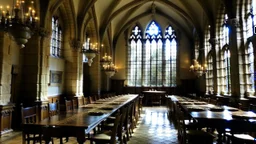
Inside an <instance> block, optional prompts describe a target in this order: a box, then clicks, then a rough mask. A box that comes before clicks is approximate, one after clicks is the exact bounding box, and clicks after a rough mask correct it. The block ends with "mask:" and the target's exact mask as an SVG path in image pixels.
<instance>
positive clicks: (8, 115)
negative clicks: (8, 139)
mask: <svg viewBox="0 0 256 144" xmlns="http://www.w3.org/2000/svg"><path fill="white" fill-rule="evenodd" d="M13 108H14V105H13V104H8V105H1V106H0V121H1V123H0V135H3V134H6V133H9V132H12V131H13V130H12V128H11V122H12V112H13V110H14V109H13Z"/></svg>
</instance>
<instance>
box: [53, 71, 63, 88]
mask: <svg viewBox="0 0 256 144" xmlns="http://www.w3.org/2000/svg"><path fill="white" fill-rule="evenodd" d="M61 82H62V71H53V70H51V71H50V85H52V84H56V85H58V84H61Z"/></svg>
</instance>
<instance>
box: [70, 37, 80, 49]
mask: <svg viewBox="0 0 256 144" xmlns="http://www.w3.org/2000/svg"><path fill="white" fill-rule="evenodd" d="M69 44H70V46H71V47H72V48H73V49H75V50H78V49H80V48H82V43H81V41H80V40H77V39H72V40H70V42H69Z"/></svg>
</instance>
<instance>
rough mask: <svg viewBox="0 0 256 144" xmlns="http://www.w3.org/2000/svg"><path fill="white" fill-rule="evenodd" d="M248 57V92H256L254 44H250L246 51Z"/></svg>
mask: <svg viewBox="0 0 256 144" xmlns="http://www.w3.org/2000/svg"><path fill="white" fill-rule="evenodd" d="M246 55H247V62H248V63H247V66H248V72H247V73H248V77H249V78H248V79H249V82H248V90H247V91H248V92H255V80H254V54H253V45H252V42H249V44H248V48H247V51H246Z"/></svg>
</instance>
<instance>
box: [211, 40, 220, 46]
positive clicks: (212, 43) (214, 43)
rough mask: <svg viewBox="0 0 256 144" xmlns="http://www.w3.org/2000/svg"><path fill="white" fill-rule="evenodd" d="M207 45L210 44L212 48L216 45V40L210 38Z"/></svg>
mask: <svg viewBox="0 0 256 144" xmlns="http://www.w3.org/2000/svg"><path fill="white" fill-rule="evenodd" d="M209 43H210V44H211V45H212V46H214V45H216V44H217V43H218V40H217V39H216V38H210V39H209Z"/></svg>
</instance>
